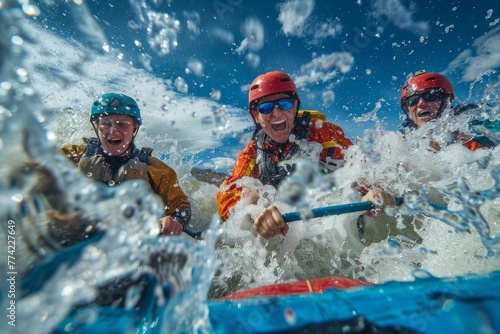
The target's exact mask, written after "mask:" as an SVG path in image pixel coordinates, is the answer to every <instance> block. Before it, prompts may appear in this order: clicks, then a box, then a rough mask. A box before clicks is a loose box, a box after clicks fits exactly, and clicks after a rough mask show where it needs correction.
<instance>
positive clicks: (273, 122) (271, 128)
mask: <svg viewBox="0 0 500 334" xmlns="http://www.w3.org/2000/svg"><path fill="white" fill-rule="evenodd" d="M289 98H290V96H289V95H288V94H285V93H278V94H273V95H269V96H265V97H263V98H262V99H261V100H260V101H259V104H261V103H264V102H269V101H277V100H280V99H289ZM250 113H251V114H252V117H253V119H254V120H255V122H256V123H258V124H260V126H261V127H262V129H263V130H264V132H265V133H266V134H267V135H268V136H269V137H271V139H272V140H274V141H275V142H277V143H280V144H281V143H285V142H286V141H287V140H288V138H289V137H290V133H291V132H292V129H293V126H294V120H295V114H296V113H297V100H294V102H293V107H292V108H291V109H290V110H288V111H286V110H281V109H280V108H278V106H277V105H276V104H275V105H274V108H273V111H271V112H270V113H269V114H261V113H260V112H259V111H258V110H250Z"/></svg>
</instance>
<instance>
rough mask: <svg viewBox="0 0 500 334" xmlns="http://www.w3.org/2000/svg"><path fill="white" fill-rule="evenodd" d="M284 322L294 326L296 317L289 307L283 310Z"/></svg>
mask: <svg viewBox="0 0 500 334" xmlns="http://www.w3.org/2000/svg"><path fill="white" fill-rule="evenodd" d="M285 320H286V322H287V323H288V324H289V325H292V326H293V325H295V323H296V321H297V317H296V315H295V311H294V310H293V308H291V307H287V308H286V309H285Z"/></svg>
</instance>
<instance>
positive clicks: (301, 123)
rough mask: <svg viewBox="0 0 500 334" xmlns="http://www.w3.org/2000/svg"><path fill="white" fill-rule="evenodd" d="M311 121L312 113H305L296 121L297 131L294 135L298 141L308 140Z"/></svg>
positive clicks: (295, 130)
mask: <svg viewBox="0 0 500 334" xmlns="http://www.w3.org/2000/svg"><path fill="white" fill-rule="evenodd" d="M310 121H311V113H310V112H308V111H304V112H303V113H302V116H301V117H297V120H296V121H295V122H296V124H295V127H296V128H295V129H294V131H293V132H294V134H295V136H296V138H297V139H299V140H300V139H307V135H308V133H309V122H310Z"/></svg>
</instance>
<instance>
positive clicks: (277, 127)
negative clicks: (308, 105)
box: [271, 119, 286, 131]
mask: <svg viewBox="0 0 500 334" xmlns="http://www.w3.org/2000/svg"><path fill="white" fill-rule="evenodd" d="M271 128H272V129H273V130H274V131H283V130H285V129H286V121H285V120H284V119H283V120H281V121H277V122H272V123H271Z"/></svg>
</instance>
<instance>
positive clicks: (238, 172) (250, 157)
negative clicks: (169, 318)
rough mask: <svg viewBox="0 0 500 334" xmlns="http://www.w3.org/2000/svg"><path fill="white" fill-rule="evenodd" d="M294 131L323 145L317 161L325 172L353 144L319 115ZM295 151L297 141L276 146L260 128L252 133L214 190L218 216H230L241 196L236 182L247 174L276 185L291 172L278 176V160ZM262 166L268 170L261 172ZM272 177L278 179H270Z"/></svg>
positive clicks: (339, 160)
mask: <svg viewBox="0 0 500 334" xmlns="http://www.w3.org/2000/svg"><path fill="white" fill-rule="evenodd" d="M306 117H307V116H306ZM303 118H304V117H303ZM300 120H301V118H297V120H296V124H300ZM302 123H304V121H302ZM294 132H296V133H295V134H298V133H299V132H301V133H302V135H298V136H297V137H296V138H297V139H307V141H308V142H317V143H319V144H321V145H322V146H323V150H322V151H321V153H320V161H319V162H318V163H319V164H320V165H321V166H322V167H323V168H322V170H323V171H325V172H329V171H332V170H333V169H334V168H336V167H340V165H341V164H343V161H344V154H343V153H342V150H344V149H346V148H347V147H349V146H351V145H352V142H351V141H350V140H349V139H348V138H347V137H346V135H345V134H344V131H343V130H342V129H341V128H340V127H339V126H338V125H336V124H332V123H329V122H326V121H324V120H323V119H320V118H311V119H310V121H309V122H307V123H305V125H304V126H302V127H300V126H298V127H297V126H296V127H295V128H294ZM294 132H292V133H294ZM295 153H297V144H296V143H291V142H287V143H285V144H282V145H277V144H275V143H273V142H272V140H271V139H270V138H268V137H267V136H265V134H264V133H263V131H261V132H259V133H258V134H257V135H254V138H253V139H252V140H251V141H250V142H249V143H248V144H247V146H246V147H245V148H244V149H243V150H242V151H241V152H240V154H239V156H238V158H237V159H236V162H235V165H234V170H233V174H232V175H231V176H230V177H229V178H228V179H226V180H225V181H224V182H223V183H222V184H221V186H220V189H219V192H218V193H217V205H218V208H219V214H220V216H221V218H222V219H223V220H226V219H227V218H228V216H229V210H230V209H231V208H232V207H233V206H234V205H236V203H238V201H239V200H240V198H241V191H242V189H241V187H238V186H236V185H235V181H237V180H239V179H241V178H243V177H245V176H250V177H253V178H256V179H259V180H260V181H261V182H262V183H263V184H271V185H273V186H275V187H277V185H278V184H279V182H280V181H281V180H282V179H283V178H284V177H286V175H288V174H289V173H290V171H285V172H283V173H281V175H278V173H279V171H278V170H277V169H276V165H277V163H279V162H281V161H284V160H288V159H290V158H291V157H292V156H293V155H294V154H295ZM270 159H272V161H274V165H275V166H274V169H269V168H268V167H266V166H265V165H266V164H268V165H269V164H272V162H270V163H269V161H270ZM266 160H267V161H268V162H267V163H266ZM325 167H326V170H325ZM263 169H267V171H268V172H266V171H263ZM269 174H272V175H269ZM274 177H276V178H277V179H273V178H274Z"/></svg>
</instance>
